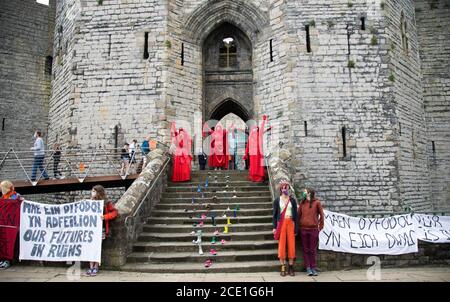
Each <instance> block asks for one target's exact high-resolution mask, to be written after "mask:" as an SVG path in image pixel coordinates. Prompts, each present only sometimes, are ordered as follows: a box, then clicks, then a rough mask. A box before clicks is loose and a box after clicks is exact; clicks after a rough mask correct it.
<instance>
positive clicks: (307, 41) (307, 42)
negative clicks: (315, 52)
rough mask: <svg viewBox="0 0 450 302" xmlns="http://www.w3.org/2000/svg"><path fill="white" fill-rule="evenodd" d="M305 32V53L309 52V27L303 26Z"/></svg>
mask: <svg viewBox="0 0 450 302" xmlns="http://www.w3.org/2000/svg"><path fill="white" fill-rule="evenodd" d="M305 31H306V52H311V36H310V34H309V25H306V26H305Z"/></svg>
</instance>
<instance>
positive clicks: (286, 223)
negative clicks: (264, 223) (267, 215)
mask: <svg viewBox="0 0 450 302" xmlns="http://www.w3.org/2000/svg"><path fill="white" fill-rule="evenodd" d="M289 187H290V185H289V183H288V182H287V181H281V182H280V184H279V190H280V197H278V198H276V199H275V200H274V202H273V234H274V236H275V239H277V240H279V241H278V258H279V259H280V264H281V272H280V275H281V276H283V277H284V276H286V247H287V250H288V252H287V254H288V255H287V256H288V259H289V271H288V273H289V275H290V276H295V273H294V260H295V258H296V256H295V236H296V235H297V231H298V216H297V215H298V213H297V201H296V200H295V198H294V197H292V196H290V195H289ZM278 234H279V238H277V235H278Z"/></svg>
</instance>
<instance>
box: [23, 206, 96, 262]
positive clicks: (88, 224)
mask: <svg viewBox="0 0 450 302" xmlns="http://www.w3.org/2000/svg"><path fill="white" fill-rule="evenodd" d="M20 212H21V217H20V259H26V260H45V261H92V262H100V261H101V246H102V219H101V215H103V201H99V200H82V201H78V202H74V203H69V204H62V205H49V204H41V203H36V202H32V201H24V202H22V206H21V209H20Z"/></svg>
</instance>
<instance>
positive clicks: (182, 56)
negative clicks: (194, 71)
mask: <svg viewBox="0 0 450 302" xmlns="http://www.w3.org/2000/svg"><path fill="white" fill-rule="evenodd" d="M181 66H184V43H181Z"/></svg>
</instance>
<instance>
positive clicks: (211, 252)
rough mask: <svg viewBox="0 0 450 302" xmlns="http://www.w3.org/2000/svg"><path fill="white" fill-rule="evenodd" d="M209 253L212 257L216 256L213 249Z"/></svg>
mask: <svg viewBox="0 0 450 302" xmlns="http://www.w3.org/2000/svg"><path fill="white" fill-rule="evenodd" d="M209 253H210V254H211V255H213V256H215V255H217V251H216V250H215V249H211V251H210V252H209Z"/></svg>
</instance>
